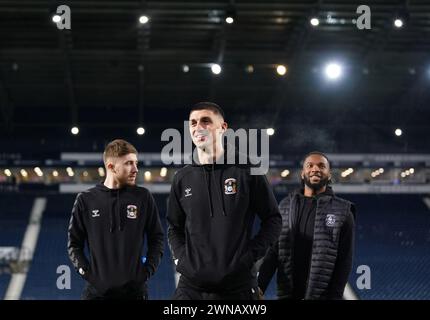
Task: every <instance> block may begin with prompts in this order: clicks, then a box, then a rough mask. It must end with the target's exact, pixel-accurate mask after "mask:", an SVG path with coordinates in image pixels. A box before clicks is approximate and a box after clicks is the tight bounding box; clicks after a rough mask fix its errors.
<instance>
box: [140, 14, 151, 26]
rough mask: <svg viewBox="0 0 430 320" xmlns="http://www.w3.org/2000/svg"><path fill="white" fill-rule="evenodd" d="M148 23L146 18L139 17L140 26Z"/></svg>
mask: <svg viewBox="0 0 430 320" xmlns="http://www.w3.org/2000/svg"><path fill="white" fill-rule="evenodd" d="M148 21H149V17H148V16H145V15H142V16H140V17H139V22H140V23H141V24H146V23H148Z"/></svg>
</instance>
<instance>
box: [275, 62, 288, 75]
mask: <svg viewBox="0 0 430 320" xmlns="http://www.w3.org/2000/svg"><path fill="white" fill-rule="evenodd" d="M276 72H277V73H278V74H279V75H280V76H283V75H285V74H286V73H287V67H286V66H284V65H282V64H280V65H278V66H277V67H276Z"/></svg>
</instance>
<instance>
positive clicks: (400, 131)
mask: <svg viewBox="0 0 430 320" xmlns="http://www.w3.org/2000/svg"><path fill="white" fill-rule="evenodd" d="M394 134H395V135H396V136H398V137H400V136H401V135H402V134H403V132H402V129H399V128H397V129H396V130H394Z"/></svg>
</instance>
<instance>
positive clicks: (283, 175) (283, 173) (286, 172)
mask: <svg viewBox="0 0 430 320" xmlns="http://www.w3.org/2000/svg"><path fill="white" fill-rule="evenodd" d="M289 174H290V171H289V170H284V171H282V172H281V177H282V178H286V177H287V176H288V175H289Z"/></svg>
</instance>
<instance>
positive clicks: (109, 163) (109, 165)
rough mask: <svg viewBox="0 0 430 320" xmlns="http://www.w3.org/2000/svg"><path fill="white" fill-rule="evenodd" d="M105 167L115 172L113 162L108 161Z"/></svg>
mask: <svg viewBox="0 0 430 320" xmlns="http://www.w3.org/2000/svg"><path fill="white" fill-rule="evenodd" d="M106 168H107V169H108V170H110V171H112V172H114V173H115V165H114V163H113V162H110V161H109V162H108V163H107V166H106Z"/></svg>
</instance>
